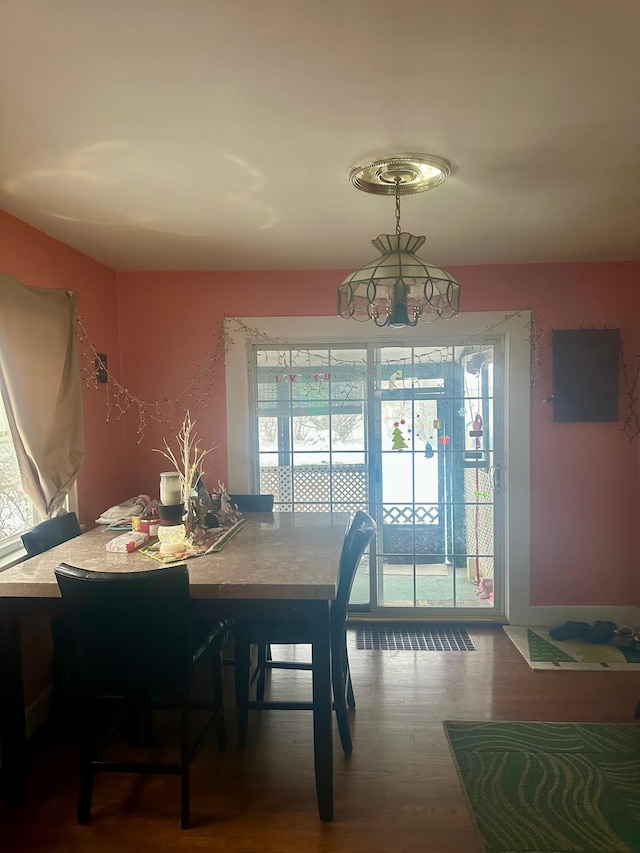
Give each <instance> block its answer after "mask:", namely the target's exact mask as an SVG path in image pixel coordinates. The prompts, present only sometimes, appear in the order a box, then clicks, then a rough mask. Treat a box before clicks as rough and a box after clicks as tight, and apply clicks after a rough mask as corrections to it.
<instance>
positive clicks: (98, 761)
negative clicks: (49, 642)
mask: <svg viewBox="0 0 640 853" xmlns="http://www.w3.org/2000/svg"><path fill="white" fill-rule="evenodd" d="M55 574H56V578H57V581H58V586H59V588H60V592H61V594H62V599H63V604H64V608H65V611H66V614H67V616H68V618H69V620H70V623H71V628H72V637H73V657H72V673H71V691H72V695H73V696H74V697H75V698H76V700H77V702H78V705H79V710H80V719H81V745H80V778H79V790H78V822H79V823H86V822H87V821H88V820H89V818H90V814H91V801H92V792H93V776H94V772H96V771H113V772H124V773H154V772H155V773H163V774H174V775H179V776H180V778H181V824H182V828H183V829H186V828H187V827H188V824H189V772H190V766H191V763H192V761H193V759H194V758H195V757H196V755H197V753H198V751H199V749H200V747H201V746H202V744H203V741H204V737H205V735H206V734H207V732H208V731H209V730H210V728H211V726H212V725H214V724H215V726H216V730H217V736H218V745H219V747H220V749H224V747H225V729H224V709H223V698H222V648H223V645H224V642H225V635H226V628H225V626H224V624H221V625H219V626H218V628H217V630H216V631H214V632H212V633H211V634H210V635H209V636H208V637H207V638H206V639H205V640H204V641H201V639H199V640H198V642H197V643H194V641H193V640H192V632H191V621H190V617H191V613H190V599H189V576H188V573H187V568H186V566H185V565H178V566H167V567H162V568H158V569H151V570H148V571H144V572H129V573H115V572H113V573H112V572H94V571H89V570H86V569H80V568H76V567H74V566H69V565H66V564H64V563H62V564H61V565H60V566H58V568H57V569H56V570H55ZM205 663H206V664H209V665H210V666H211V673H212V678H213V701H209V702H196V701H194V700H193V695H192V694H193V690H192V688H193V685H194V681H195V677H196V675H197V673H198V672H199V669H200V665H203V664H205ZM114 703H116V704H117V705H118V706H119V708H120V710H121V712H122V713H123V714H124V715H125V716H126V714H127V712H128V711H130V710H131V709H132V708H133V709H134V710H135V711H137V710H139V709H140V708H146V709H148V710H149V717H150V715H151V711H153V710H155V709H157V708H163V709H174V710H177V711H178V712H179V715H180V758H179V761H174V762H166V761H165V762H160V761H154V760H150V761H141V760H135V761H128V760H127V761H117V760H111V761H106V760H104V759H103V757H102V753H103V750H104V748H105V747H106V745H107V742H108V741H109V740H110V735H111V734H112V733H113V732H114V728H113V727H112V728H111V731H110V732H109V734H108V735H107V736H105V737H103V738H101V739H100V740H99V739H98V729H99V725H98V715H99V712H102V711H104V710H105V708H106V707H109V708H112V706H113V705H114ZM192 711H207V712H208V714H207V718H206V721H205V722H204V724H203V725H202V726H201V729H200V731H199V733H198V735H197V737H196V738H195V739H191V738H190V734H189V718H190V714H191V712H192Z"/></svg>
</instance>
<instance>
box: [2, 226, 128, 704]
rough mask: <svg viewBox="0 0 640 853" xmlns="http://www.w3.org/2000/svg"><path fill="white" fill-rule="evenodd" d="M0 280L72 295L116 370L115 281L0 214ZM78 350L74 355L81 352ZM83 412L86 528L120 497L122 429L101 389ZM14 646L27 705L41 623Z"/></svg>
mask: <svg viewBox="0 0 640 853" xmlns="http://www.w3.org/2000/svg"><path fill="white" fill-rule="evenodd" d="M0 272H2V273H4V274H6V275H10V276H12V277H13V278H17V279H18V280H19V281H21V282H22V283H23V284H27V285H31V286H34V287H55V288H64V289H71V290H75V291H77V292H78V293H79V294H80V298H79V300H78V312H79V314H80V316H81V317H82V318H83V320H84V323H85V326H86V327H87V329H89V328H90V329H91V331H92V337H93V340H94V341H95V343H96V344H97V345H98V346H99V352H107V353H108V354H109V366H113V367H114V369H115V370H117V371H119V370H120V362H119V343H118V324H117V292H116V277H115V273H113V272H112V271H111V270H109V269H107V268H106V267H104V266H102V264H98V263H96V261H93V260H91V259H90V258H88V257H87V256H86V255H83V254H81V253H80V252H78V251H76V250H75V249H71V248H70V247H69V246H65V245H63V244H62V243H59V242H58V241H57V240H54V239H52V238H51V237H48V236H47V235H46V234H43V233H42V232H41V231H36V230H35V228H32V227H31V226H30V225H27V224H26V223H24V222H21V221H20V220H19V219H16V218H15V217H13V216H10V215H9V214H8V213H5V212H4V211H1V210H0ZM34 345H37V342H35V341H34ZM78 347H79V352H80V351H81V350H82V345H81V344H79V345H78ZM83 409H84V431H85V463H84V466H83V468H82V471H81V472H80V475H79V477H78V502H79V518H80V522H81V523H83V524H86V525H87V526H88V527H93V526H95V525H94V520H95V519H96V518H97V517H98V515H99V513H100V512H101V511H102V510H103V509H105V507H106V506H110V505H112V504H114V503H117V502H118V501H120V500H121V496H122V494H123V491H124V479H125V472H124V464H123V441H122V429H121V427H120V426H117V427H116V428H114V427H113V426H109V425H107V424H106V419H105V414H104V412H105V409H104V390H103V389H101V390H100V391H97V390H96V389H95V388H94V387H91V388H85V389H84V393H83ZM22 644H23V660H24V693H25V701H26V703H27V705H29V704H30V703H31V702H33V701H34V700H36V699H37V698H38V697H39V696H40V695H41V694H42V692H43V691H44V690H45V689H46V688H47V686H48V684H49V681H50V671H51V657H52V650H51V635H50V628H49V620H48V619H46V618H45V617H40V616H32V617H29V619H28V620H25V624H23V630H22Z"/></svg>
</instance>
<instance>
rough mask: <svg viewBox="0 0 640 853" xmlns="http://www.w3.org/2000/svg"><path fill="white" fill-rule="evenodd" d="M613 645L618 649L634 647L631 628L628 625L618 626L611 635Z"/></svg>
mask: <svg viewBox="0 0 640 853" xmlns="http://www.w3.org/2000/svg"><path fill="white" fill-rule="evenodd" d="M613 644H614V646H617V647H618V648H619V649H631V648H633V647H634V645H635V637H634V635H633V628H632V627H631V626H630V625H619V626H618V627H617V628H616V630H615V631H614V633H613Z"/></svg>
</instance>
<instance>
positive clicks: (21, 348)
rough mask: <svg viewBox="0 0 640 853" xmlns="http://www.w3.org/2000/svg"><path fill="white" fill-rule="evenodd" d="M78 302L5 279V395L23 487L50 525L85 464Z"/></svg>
mask: <svg viewBox="0 0 640 853" xmlns="http://www.w3.org/2000/svg"><path fill="white" fill-rule="evenodd" d="M77 299H78V294H77V293H74V292H73V291H71V290H52V289H48V288H42V287H28V286H26V285H24V284H22V283H21V282H19V281H17V279H15V278H11V277H10V276H7V275H3V274H0V392H1V393H2V397H3V400H4V404H5V410H6V413H7V420H8V424H9V430H10V432H11V437H12V439H13V443H14V446H15V450H16V455H17V457H18V465H19V468H20V476H21V479H22V488H23V489H24V491H25V493H26V494H27V496H28V497H29V499H30V500H31V502H32V503H33V504H34V506H35V507H36V509H37V510H38V512H39V513H40V514H41V515H42V516H43V517H44V518H49V517H51V516H52V515H55V514H56V513H57V511H58V510H59V509H60V507H61V506H62V504H63V502H64V499H65V497H66V496H67V494H68V493H69V490H70V489H71V487H72V486H73V484H74V482H75V480H76V478H77V476H78V473H79V471H80V469H81V467H82V464H83V462H84V430H83V418H82V386H81V381H80V366H79V363H78V358H77V355H76V347H75V339H74V334H73V314H74V306H75V303H76V301H77Z"/></svg>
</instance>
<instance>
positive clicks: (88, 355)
mask: <svg viewBox="0 0 640 853" xmlns="http://www.w3.org/2000/svg"><path fill="white" fill-rule="evenodd" d="M525 315H526V316H525ZM519 316H522V318H523V322H524V323H525V324H526V327H527V330H528V338H529V343H530V350H531V364H530V382H531V388H532V389H533V390H534V391H536V390H537V389H538V388H539V385H540V374H541V368H540V358H541V348H542V339H543V338H545V337H546V334H544V333H540V331H539V330H538V327H537V324H536V321H535V317H534V314H533V312H531V309H528V308H519V309H517V310H515V311H512V312H510V313H507V314H505V315H504V317H503V318H502V319H501V320H499V321H498V322H497V323H494V324H492V325H490V326H487V327H486V328H485V329H484V330H483V331H482V332H479V333H477V334H476V335H472V336H469V337H468V338H466V339H465V341H464V345H466V346H469V347H473V346H474V345H475V346H479V345H481V343H487V342H491V339H492V337H495V336H496V335H498V334H499V330H500V327H501V326H502V325H503V324H505V323H507V322H508V321H510V320H511V319H513V318H514V317H519ZM225 324H226V330H227V331H226V334H225ZM74 328H75V334H76V337H77V340H78V342H79V355H80V369H81V375H82V380H83V382H84V383H85V385H86V387H88V388H95V389H96V390H101V389H102V388H105V386H106V394H105V408H106V421H107V423H108V422H109V421H110V420H111V419H113V418H115V419H116V420H120V419H121V418H123V417H124V416H125V415H126V414H127V413H129V412H130V411H131V410H133V411H135V412H136V414H137V420H138V424H137V427H136V435H137V443H138V444H140V443H141V442H142V441H143V440H144V437H145V433H146V430H147V429H148V426H149V423H150V421H156V422H158V423H161V424H167V425H168V426H169V427H170V428H171V429H173V425H174V420H175V418H176V416H179V419H180V420H182V416H183V414H184V411H186V410H187V409H189V408H192V409H193V408H196V407H197V406H198V405H204V406H205V407H206V406H208V404H209V401H210V400H211V398H213V396H214V391H215V387H216V383H217V381H218V378H219V369H220V362H221V359H223V358H224V357H226V354H227V352H228V349H229V347H230V346H231V345H232V334H231V332H241V333H242V334H243V335H244V336H245V337H246V338H247V339H248V340H250V341H252V342H254V343H262V344H265V346H267V347H269V348H272V349H273V350H275V351H276V352H277V353H278V354H277V357H276V365H275V366H276V367H277V368H279V369H281V371H282V372H281V375H280V380H281V381H292V380H291V377H292V376H293V377H297V376H298V374H297V373H294V372H293V371H294V370H302V369H305V370H308V369H309V368H311V369H312V370H316V371H317V374H318V378H319V382H321V381H322V378H324V376H325V374H327V375H330V370H331V368H332V367H334V368H337V367H346V368H349V369H350V370H352V371H353V369H354V361H353V360H349V359H341V358H339V357H336V356H335V353H334V352H332V354H331V357H330V358H329V357H327V356H326V355H324V354H323V352H322V350H319V349H313V350H311V349H304V348H299V347H296V348H295V349H294V350H293V349H292V348H291V347H290V346H289V344H288V343H287V341H284V340H282V339H278V338H275V337H272V336H269V335H267V334H265V333H264V332H262V331H261V330H260V329H258V328H255V327H251V326H248V325H247V324H246V323H244V322H243V321H242V320H241V319H239V318H237V317H229V316H227V315H223V316H222V318H221V319H220V320H219V321H218V323H217V324H216V326H215V328H214V330H213V332H212V337H211V343H210V346H209V348H208V350H207V352H206V353H205V355H204V357H203V358H202V359H201V360H200V362H199V366H198V368H197V370H196V371H195V373H194V374H193V375H192V376H190V377H189V378H188V379H187V382H186V384H185V387H184V388H183V389H182V390H181V391H180V393H179V394H177V395H176V396H175V397H173V398H171V399H169V398H166V397H165V398H162V399H152V400H145V399H143V398H141V397H139V396H137V395H136V394H135V393H133V392H132V391H131V390H129V388H127V387H126V386H124V385H123V384H122V383H121V382H120V381H119V380H118V378H117V377H116V376H114V375H113V372H112V371H111V370H110V369H109V366H108V364H107V363H105V361H103V359H102V356H101V354H100V353H99V351H98V349H97V347H96V345H95V344H94V343H93V341H92V340H91V338H90V336H89V333H88V331H87V329H86V327H85V323H84V319H83V317H82V316H81V315H80V314H79V313H78V312H77V310H76V312H75V317H74ZM459 345H460V344H459V343H457V344H456V346H459ZM279 347H281V349H280V350H279V351H278V348H279ZM420 349H421V352H420V353H419V354H418V355H416V353H415V348H414V352H413V353H412V355H411V356H410V357H408V358H407V359H406V362H407V364H408V362H409V361H410V360H411V361H412V363H413V364H416V363H418V364H426V363H432V364H438V363H442V362H443V361H445V360H446V359H447V358H450V355H449V354H450V349H451V348H450V347H447V346H437V347H424V348H420ZM292 351H293V352H295V356H294V357H291V356H290V353H291V352H292ZM355 364H356V365H357V362H356V363H355ZM394 364H396V365H397V366H398V370H399V371H401V370H402V366H403V358H402V357H401V356H397V355H396V356H394ZM272 366H273V365H272ZM362 367H363V370H364V369H365V367H366V359H365V357H363V358H362ZM321 368H322V370H321ZM623 368H624V375H625V384H626V387H627V390H628V393H629V399H630V403H629V412H628V416H627V418H626V419H625V431H627V434H629V435H630V436H631V437H632V438H633V437H635V435H637V434H638V433H640V417H639V416H638V415H637V414H636V412H635V400H636V396H637V393H638V388H637V386H638V381H639V373H640V366H639V369H638V371H636V374H635V376H634V377H630V378H627V376H628V371H627V370H626V367H625V365H624V362H623ZM99 376H100V381H99V379H98V377H99ZM321 377H322V378H321ZM274 379H275V381H278V377H277V376H274ZM356 379H357V378H356V377H355V376H354V377H353V379H351V380H349V379H347V380H345V381H344V382H343V389H342V395H343V396H344V399H348V398H349V396H350V395H351V394H357V393H359V389H360V385H359V383H358V382H357V381H356ZM293 381H296V379H295V378H294V379H293ZM308 393H309V394H310V393H311V392H310V391H308Z"/></svg>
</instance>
